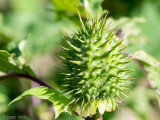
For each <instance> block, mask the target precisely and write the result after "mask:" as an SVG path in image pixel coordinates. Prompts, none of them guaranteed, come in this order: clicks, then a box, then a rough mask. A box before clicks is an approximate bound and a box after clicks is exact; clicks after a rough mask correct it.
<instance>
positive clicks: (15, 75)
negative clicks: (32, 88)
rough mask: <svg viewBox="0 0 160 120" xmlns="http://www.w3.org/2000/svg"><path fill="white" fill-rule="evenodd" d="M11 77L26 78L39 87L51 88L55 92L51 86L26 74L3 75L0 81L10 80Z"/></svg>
mask: <svg viewBox="0 0 160 120" xmlns="http://www.w3.org/2000/svg"><path fill="white" fill-rule="evenodd" d="M12 77H17V78H27V79H28V80H31V81H34V82H36V83H39V84H40V85H41V86H45V87H48V88H51V89H53V90H55V89H54V88H52V87H51V86H49V85H48V84H46V83H45V82H43V81H42V80H40V79H38V78H36V77H33V76H31V75H28V74H17V73H12V74H6V75H3V76H0V81H2V80H4V79H7V78H12Z"/></svg>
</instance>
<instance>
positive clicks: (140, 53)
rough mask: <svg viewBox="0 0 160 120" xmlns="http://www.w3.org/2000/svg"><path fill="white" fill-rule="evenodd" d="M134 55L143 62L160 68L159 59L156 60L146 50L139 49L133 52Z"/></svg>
mask: <svg viewBox="0 0 160 120" xmlns="http://www.w3.org/2000/svg"><path fill="white" fill-rule="evenodd" d="M133 56H134V57H135V58H136V59H137V60H139V61H141V62H143V63H146V64H148V65H151V66H153V67H156V68H160V62H159V61H158V60H156V59H155V58H154V57H153V56H151V55H149V54H147V53H146V52H144V51H142V50H141V51H137V52H135V53H134V54H133Z"/></svg>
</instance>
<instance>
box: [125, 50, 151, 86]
mask: <svg viewBox="0 0 160 120" xmlns="http://www.w3.org/2000/svg"><path fill="white" fill-rule="evenodd" d="M123 54H124V55H126V56H128V57H129V58H132V60H133V61H134V62H135V63H136V64H137V65H138V66H139V68H140V69H141V71H142V72H143V74H144V76H145V78H146V79H147V81H148V84H149V86H150V87H151V88H152V87H153V85H152V81H151V80H150V79H149V78H148V76H147V72H146V71H145V69H144V66H143V65H142V64H141V63H140V62H139V61H138V60H137V59H136V58H134V57H133V56H132V55H130V54H129V53H127V52H124V53H123Z"/></svg>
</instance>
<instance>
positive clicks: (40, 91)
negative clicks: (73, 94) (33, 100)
mask: <svg viewBox="0 0 160 120" xmlns="http://www.w3.org/2000/svg"><path fill="white" fill-rule="evenodd" d="M25 96H36V97H38V98H39V99H45V100H48V101H50V102H51V103H53V105H54V110H55V113H56V114H55V118H57V117H58V116H59V114H60V113H61V112H69V111H68V110H67V109H68V106H67V104H68V103H69V100H68V99H67V98H66V97H65V96H63V95H61V94H60V93H59V92H58V91H55V90H52V89H50V88H47V87H44V86H41V87H36V88H32V89H29V90H27V91H25V92H24V93H22V94H21V95H20V96H18V97H17V98H15V99H14V100H13V101H11V102H10V103H9V105H11V104H12V103H14V102H16V101H18V100H20V99H22V98H24V97H25Z"/></svg>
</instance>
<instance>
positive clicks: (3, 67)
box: [0, 50, 34, 76]
mask: <svg viewBox="0 0 160 120" xmlns="http://www.w3.org/2000/svg"><path fill="white" fill-rule="evenodd" d="M0 72H1V73H5V74H10V73H22V74H29V75H32V76H34V73H33V71H32V70H31V68H30V67H29V66H28V65H27V64H26V61H25V59H24V58H23V57H18V58H15V57H14V54H9V53H8V52H7V51H5V50H0Z"/></svg>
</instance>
